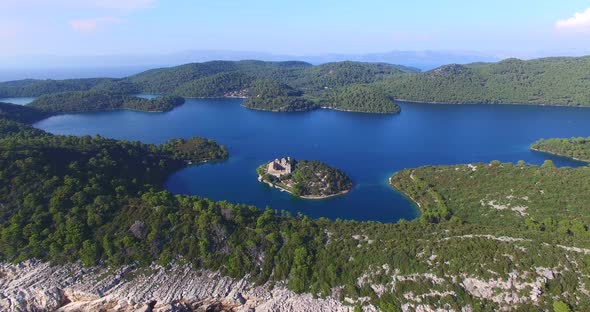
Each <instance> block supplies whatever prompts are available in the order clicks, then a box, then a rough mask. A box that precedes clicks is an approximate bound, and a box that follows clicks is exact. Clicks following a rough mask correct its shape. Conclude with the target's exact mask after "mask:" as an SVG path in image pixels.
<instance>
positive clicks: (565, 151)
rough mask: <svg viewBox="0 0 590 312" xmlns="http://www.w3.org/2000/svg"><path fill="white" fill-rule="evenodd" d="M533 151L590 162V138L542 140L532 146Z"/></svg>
mask: <svg viewBox="0 0 590 312" xmlns="http://www.w3.org/2000/svg"><path fill="white" fill-rule="evenodd" d="M531 150H533V151H537V152H543V153H547V154H553V155H557V156H562V157H567V158H571V159H574V160H578V161H583V162H590V138H582V137H580V138H571V139H558V138H553V139H547V140H544V139H541V140H538V141H537V142H535V143H533V144H532V145H531Z"/></svg>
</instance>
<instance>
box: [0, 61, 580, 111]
mask: <svg viewBox="0 0 590 312" xmlns="http://www.w3.org/2000/svg"><path fill="white" fill-rule="evenodd" d="M589 71H590V57H563V58H545V59H536V60H530V61H523V60H518V59H507V60H504V61H501V62H498V63H473V64H468V65H456V64H453V65H446V66H442V67H439V68H436V69H433V70H431V71H428V72H424V73H420V72H419V71H418V70H415V69H412V68H408V67H403V66H396V65H389V64H375V63H360V62H336V63H327V64H322V65H317V66H313V65H311V64H308V63H304V62H262V61H238V62H232V61H212V62H204V63H192V64H186V65H180V66H175V67H170V68H159V69H153V70H148V71H146V72H143V73H139V74H137V75H133V76H130V77H127V78H123V79H108V78H97V79H69V80H21V81H11V82H3V83H0V97H13V96H14V97H16V96H41V95H47V94H52V93H60V92H67V91H89V90H95V91H105V92H113V93H124V94H135V93H141V92H143V93H152V94H170V95H172V94H174V95H179V96H185V97H220V96H224V95H226V94H234V95H235V94H241V95H244V96H247V95H248V94H247V93H240V92H242V91H243V92H245V91H246V90H247V89H248V88H250V87H252V86H253V84H254V83H255V81H257V80H272V81H275V82H277V83H282V84H286V85H289V86H291V87H292V88H294V89H296V90H300V91H301V92H302V93H303V94H304V95H305V96H306V98H309V99H312V100H314V101H316V102H317V101H319V100H324V101H325V100H326V99H328V98H330V97H333V94H334V92H336V93H338V92H340V90H343V91H345V90H347V89H346V88H343V87H346V86H351V85H357V84H372V85H375V86H376V87H377V88H379V89H381V90H382V91H383V92H384V93H385V94H386V95H387V96H388V97H390V98H395V99H404V100H410V101H422V102H441V103H490V104H495V103H505V104H519V103H520V104H547V105H569V106H588V105H590V91H589V90H590V78H589V77H588V74H587V73H588V72H589ZM338 96H339V97H343V96H344V95H340V94H339V95H338ZM376 96H377V97H380V96H381V95H379V94H377V95H376ZM265 102H268V101H265ZM349 102H354V100H350V101H349ZM267 106H269V105H267Z"/></svg>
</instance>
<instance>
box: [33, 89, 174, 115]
mask: <svg viewBox="0 0 590 312" xmlns="http://www.w3.org/2000/svg"><path fill="white" fill-rule="evenodd" d="M182 104H184V98H182V97H178V96H160V97H157V98H154V99H150V100H148V99H144V98H139V97H136V96H132V95H127V94H123V93H115V92H108V91H99V90H91V91H70V92H61V93H55V94H49V95H44V96H41V97H39V98H37V99H35V100H34V101H33V102H32V103H31V104H29V105H28V106H30V107H34V108H37V109H39V110H41V111H44V112H48V113H54V114H60V113H80V112H97V111H109V110H117V109H129V110H137V111H145V112H166V111H170V110H172V109H174V108H175V107H177V106H180V105H182Z"/></svg>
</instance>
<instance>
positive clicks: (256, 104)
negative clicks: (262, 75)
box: [244, 79, 319, 112]
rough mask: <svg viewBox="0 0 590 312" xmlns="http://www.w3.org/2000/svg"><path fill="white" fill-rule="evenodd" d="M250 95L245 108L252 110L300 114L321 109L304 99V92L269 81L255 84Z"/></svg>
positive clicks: (264, 80)
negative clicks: (300, 112)
mask: <svg viewBox="0 0 590 312" xmlns="http://www.w3.org/2000/svg"><path fill="white" fill-rule="evenodd" d="M248 94H249V97H248V99H247V100H246V101H245V102H244V106H245V107H248V108H251V109H260V110H268V111H273V112H298V111H308V110H313V109H316V108H319V105H318V104H317V103H315V102H313V101H311V100H309V99H307V98H305V97H303V96H302V95H303V92H301V91H300V90H296V89H294V88H292V87H291V86H288V85H286V84H284V83H280V82H277V81H274V80H269V79H261V80H257V81H255V82H253V84H252V86H251V87H250V88H249V90H248Z"/></svg>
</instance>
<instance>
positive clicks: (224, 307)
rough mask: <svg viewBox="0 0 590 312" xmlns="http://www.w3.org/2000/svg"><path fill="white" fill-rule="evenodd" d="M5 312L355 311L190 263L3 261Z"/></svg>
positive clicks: (0, 293) (0, 304)
mask: <svg viewBox="0 0 590 312" xmlns="http://www.w3.org/2000/svg"><path fill="white" fill-rule="evenodd" d="M0 311H6V312H9V311H301V312H303V311H310V312H311V311H314V312H315V311H352V307H350V306H346V305H344V304H342V303H340V302H338V301H336V300H334V299H316V298H313V296H311V295H309V294H304V295H298V294H295V293H293V292H291V291H289V290H287V289H286V288H285V287H283V286H281V285H278V286H276V285H275V287H273V288H271V287H269V285H262V286H255V285H254V284H252V283H250V282H248V281H246V280H245V279H241V280H236V279H232V278H229V277H224V276H222V275H220V274H219V273H215V272H210V271H196V270H192V269H191V268H190V267H188V266H172V267H171V268H168V269H164V268H162V267H160V266H156V265H153V266H151V267H150V268H141V269H138V268H134V267H130V266H127V267H122V268H119V269H117V270H109V269H108V268H98V267H90V268H89V267H83V266H81V265H79V264H67V265H58V266H51V265H50V264H49V263H46V262H39V261H26V262H22V263H20V264H2V265H0Z"/></svg>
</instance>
